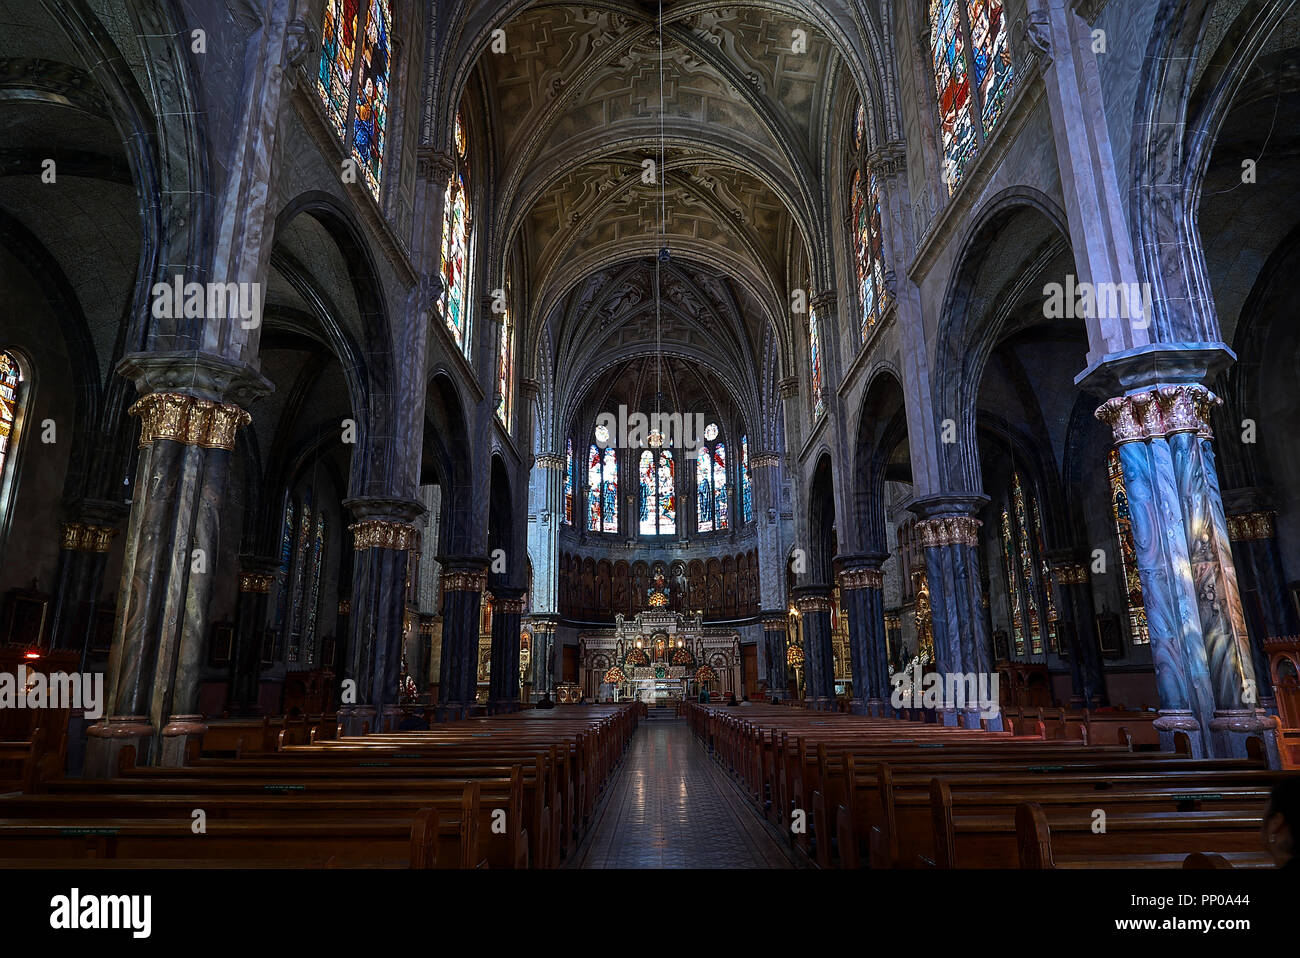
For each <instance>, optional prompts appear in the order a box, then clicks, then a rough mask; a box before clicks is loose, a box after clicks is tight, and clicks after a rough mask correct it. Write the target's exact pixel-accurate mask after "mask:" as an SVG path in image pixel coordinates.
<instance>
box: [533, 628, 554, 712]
mask: <svg viewBox="0 0 1300 958" xmlns="http://www.w3.org/2000/svg"><path fill="white" fill-rule="evenodd" d="M556 624H557V620H556V617H555V616H553V615H545V616H542V615H538V616H533V617H532V618H531V619H530V620H529V625H530V628H531V630H532V633H533V657H532V663H533V666H532V671H533V678H532V683H533V701H534V702H537V701H540V700H541V698H542V696H543V695H550V694H551V692H553V691H554V689H555V665H554V661H555V628H556Z"/></svg>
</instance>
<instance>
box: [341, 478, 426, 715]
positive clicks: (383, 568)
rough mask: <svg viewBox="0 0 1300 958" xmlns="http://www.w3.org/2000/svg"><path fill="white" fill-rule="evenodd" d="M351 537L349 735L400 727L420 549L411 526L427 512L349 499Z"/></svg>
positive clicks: (395, 502) (393, 502) (406, 504)
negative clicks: (410, 580)
mask: <svg viewBox="0 0 1300 958" xmlns="http://www.w3.org/2000/svg"><path fill="white" fill-rule="evenodd" d="M343 505H344V506H345V507H346V508H347V509H348V510H349V511H351V513H352V515H353V517H354V519H355V520H356V521H355V522H353V523H352V525H350V526H348V531H350V532H351V533H352V605H351V614H350V616H349V621H348V627H349V633H350V634H349V640H348V657H347V660H346V661H347V671H346V675H345V678H346V679H347V680H351V681H352V682H355V683H356V684H355V686H354V687H353V688H352V689H351V691H352V692H353V693H354V696H355V697H354V699H353V701H348V698H349V696H348V694H347V693H348V689H347V687H346V686H345V690H344V697H343V701H342V704H341V705H340V707H339V725H340V727H341V728H342V729H343V734H345V735H360V734H364V732H365V731H366V730H367V729H368V730H369V731H372V732H375V731H380V730H384V729H388V728H390V727H396V725H397V722H398V721H399V715H400V712H401V708H400V705H399V702H400V688H399V686H400V683H401V673H402V640H403V637H404V634H405V625H406V590H407V565H408V563H409V561H410V553H411V551H412V550H413V549H415V548H416V547H417V545H418V541H417V540H418V532H417V530H416V528H415V525H414V524H413V520H415V519H416V518H417V517H418V516H419V515H420V514H421V513H422V512H423V511H424V507H423V506H422V505H421V504H420V503H418V502H415V501H413V500H407V499H389V498H381V497H375V498H358V499H347V500H345V501H344V503H343Z"/></svg>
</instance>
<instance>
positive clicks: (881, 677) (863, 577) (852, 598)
mask: <svg viewBox="0 0 1300 958" xmlns="http://www.w3.org/2000/svg"><path fill="white" fill-rule="evenodd" d="M888 558H889V556H888V555H886V554H876V553H873V554H868V555H851V556H842V557H841V558H840V565H841V571H840V574H839V586H840V599H841V601H842V602H843V604H844V614H845V615H846V616H847V617H848V620H849V622H848V625H849V660H850V664H851V666H852V670H853V696H852V698H851V699H850V701H849V709H850V711H852V712H853V714H855V715H884V714H885V705H886V704H887V700H888V698H889V691H890V688H889V663H888V654H887V652H886V643H885V602H884V593H883V589H884V576H883V574H882V573H881V571H880V566H881V564H882V563H883V562H884V561H885V560H886V559H888Z"/></svg>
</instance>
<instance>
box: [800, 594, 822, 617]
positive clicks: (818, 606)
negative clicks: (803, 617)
mask: <svg viewBox="0 0 1300 958" xmlns="http://www.w3.org/2000/svg"><path fill="white" fill-rule="evenodd" d="M794 607H795V608H796V609H798V610H799V612H800V613H807V612H829V611H830V610H831V597H830V596H829V595H801V596H796V597H795V600H794Z"/></svg>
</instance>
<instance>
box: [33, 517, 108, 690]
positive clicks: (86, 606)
mask: <svg viewBox="0 0 1300 958" xmlns="http://www.w3.org/2000/svg"><path fill="white" fill-rule="evenodd" d="M117 511H118V512H121V513H123V514H124V513H125V510H124V509H120V508H119V509H118V510H117ZM120 518H121V516H117V517H116V518H113V519H111V520H110V523H112V522H116V521H117V519H120ZM117 532H118V530H117V527H116V525H113V524H104V523H102V522H101V521H100V519H99V518H98V517H94V518H90V519H84V518H83V520H81V521H77V522H67V523H64V525H63V529H62V535H61V538H60V540H59V566H58V572H57V574H56V584H55V589H54V602H53V609H52V612H51V621H50V635H51V638H52V641H51V647H52V648H54V649H75V650H77V651H79V652H80V653H81V663H82V669H83V671H84V669H85V663H86V655H87V653H88V652H89V649H90V640H91V638H92V633H93V632H94V628H95V610H96V608H97V607H98V605H99V595H100V590H101V589H102V588H103V584H104V569H105V567H106V566H107V565H108V550H109V548H110V547H111V546H112V542H113V537H114V536H115V535H117Z"/></svg>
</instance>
